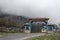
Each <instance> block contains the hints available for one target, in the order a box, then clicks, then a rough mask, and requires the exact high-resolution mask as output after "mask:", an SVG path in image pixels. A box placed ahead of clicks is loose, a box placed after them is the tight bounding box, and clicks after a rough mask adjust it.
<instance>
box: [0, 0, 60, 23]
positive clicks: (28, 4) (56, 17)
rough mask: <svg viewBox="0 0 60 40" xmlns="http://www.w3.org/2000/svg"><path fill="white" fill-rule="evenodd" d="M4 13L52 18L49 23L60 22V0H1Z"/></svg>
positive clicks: (0, 5)
mask: <svg viewBox="0 0 60 40" xmlns="http://www.w3.org/2000/svg"><path fill="white" fill-rule="evenodd" d="M0 9H1V11H2V12H4V13H9V14H16V15H22V16H27V17H35V18H38V17H39V18H40V17H42V18H45V17H46V18H50V20H49V23H56V24H58V23H60V0H0Z"/></svg>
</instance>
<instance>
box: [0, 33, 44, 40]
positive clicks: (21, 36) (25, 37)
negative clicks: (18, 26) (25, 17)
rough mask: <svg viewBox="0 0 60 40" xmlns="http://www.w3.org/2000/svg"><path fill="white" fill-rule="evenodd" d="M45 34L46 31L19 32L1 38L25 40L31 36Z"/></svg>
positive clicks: (2, 39)
mask: <svg viewBox="0 0 60 40" xmlns="http://www.w3.org/2000/svg"><path fill="white" fill-rule="evenodd" d="M41 35H45V34H44V33H30V34H18V35H15V36H8V37H2V38H0V40H23V39H27V38H31V37H36V36H41Z"/></svg>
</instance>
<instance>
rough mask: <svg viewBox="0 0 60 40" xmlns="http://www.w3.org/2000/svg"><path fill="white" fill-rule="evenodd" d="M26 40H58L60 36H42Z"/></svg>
mask: <svg viewBox="0 0 60 40" xmlns="http://www.w3.org/2000/svg"><path fill="white" fill-rule="evenodd" d="M26 40H60V34H58V35H44V36H39V37H35V38H30V39H26Z"/></svg>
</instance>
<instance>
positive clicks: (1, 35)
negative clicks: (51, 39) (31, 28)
mask: <svg viewBox="0 0 60 40" xmlns="http://www.w3.org/2000/svg"><path fill="white" fill-rule="evenodd" d="M18 34H21V33H0V37H5V36H14V35H18Z"/></svg>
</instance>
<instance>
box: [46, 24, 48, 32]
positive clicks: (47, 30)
mask: <svg viewBox="0 0 60 40" xmlns="http://www.w3.org/2000/svg"><path fill="white" fill-rule="evenodd" d="M46 31H47V32H48V23H46Z"/></svg>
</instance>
